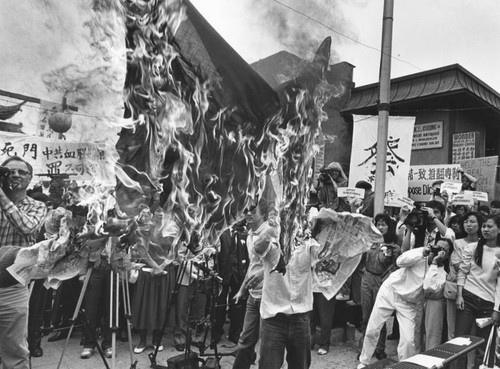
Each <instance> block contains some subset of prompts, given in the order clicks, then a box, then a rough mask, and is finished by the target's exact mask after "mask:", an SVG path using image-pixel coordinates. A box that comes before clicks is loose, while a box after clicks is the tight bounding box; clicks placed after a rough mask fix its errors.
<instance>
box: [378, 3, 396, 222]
mask: <svg viewBox="0 0 500 369" xmlns="http://www.w3.org/2000/svg"><path fill="white" fill-rule="evenodd" d="M393 13H394V0H384V16H383V23H382V53H381V56H380V76H379V103H378V130H377V164H376V172H375V189H374V191H375V204H374V205H375V214H377V213H382V212H383V211H384V199H385V179H386V174H387V169H386V166H387V134H388V130H389V128H388V127H389V110H390V99H391V55H392V24H393V21H394V19H393Z"/></svg>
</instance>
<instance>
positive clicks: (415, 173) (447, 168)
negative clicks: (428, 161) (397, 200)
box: [408, 164, 460, 202]
mask: <svg viewBox="0 0 500 369" xmlns="http://www.w3.org/2000/svg"><path fill="white" fill-rule="evenodd" d="M438 180H441V181H444V182H456V183H460V165H458V164H441V165H412V166H410V170H409V172H408V197H409V198H411V199H412V200H414V201H419V202H426V201H430V199H431V197H432V183H433V182H435V181H438Z"/></svg>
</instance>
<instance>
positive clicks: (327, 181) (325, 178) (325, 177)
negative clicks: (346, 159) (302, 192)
mask: <svg viewBox="0 0 500 369" xmlns="http://www.w3.org/2000/svg"><path fill="white" fill-rule="evenodd" d="M330 172H331V171H329V170H327V169H324V168H323V169H320V170H319V176H318V183H321V184H323V185H331V184H332V181H333V180H332V176H331V175H330Z"/></svg>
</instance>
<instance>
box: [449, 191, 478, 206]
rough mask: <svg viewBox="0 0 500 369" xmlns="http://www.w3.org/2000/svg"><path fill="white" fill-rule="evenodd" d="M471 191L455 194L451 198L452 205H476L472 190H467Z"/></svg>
mask: <svg viewBox="0 0 500 369" xmlns="http://www.w3.org/2000/svg"><path fill="white" fill-rule="evenodd" d="M467 192H469V193H458V194H456V195H455V196H453V198H452V200H451V204H452V205H465V206H474V199H473V197H472V191H467Z"/></svg>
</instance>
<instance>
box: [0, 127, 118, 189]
mask: <svg viewBox="0 0 500 369" xmlns="http://www.w3.org/2000/svg"><path fill="white" fill-rule="evenodd" d="M12 156H19V157H21V158H22V159H23V160H26V161H27V162H28V163H30V164H31V165H32V166H33V174H34V175H35V176H34V178H36V175H37V174H70V175H71V179H75V180H83V181H90V180H92V179H99V180H102V182H103V183H110V182H114V174H113V173H114V172H113V167H112V165H111V164H110V162H109V160H108V159H109V158H108V155H107V154H106V150H105V149H104V148H101V147H99V146H98V145H96V144H92V143H88V142H68V141H63V140H53V139H46V138H41V137H36V136H28V135H2V136H1V137H0V162H3V161H4V160H6V159H7V158H9V157H12Z"/></svg>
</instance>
